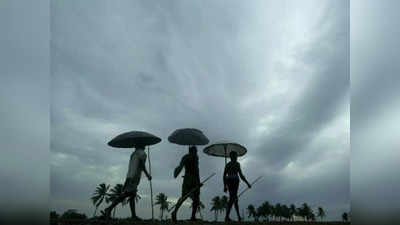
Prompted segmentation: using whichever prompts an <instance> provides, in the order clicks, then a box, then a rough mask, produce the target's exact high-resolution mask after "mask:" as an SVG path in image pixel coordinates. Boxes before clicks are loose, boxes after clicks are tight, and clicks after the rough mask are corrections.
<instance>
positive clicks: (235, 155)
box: [229, 152, 238, 162]
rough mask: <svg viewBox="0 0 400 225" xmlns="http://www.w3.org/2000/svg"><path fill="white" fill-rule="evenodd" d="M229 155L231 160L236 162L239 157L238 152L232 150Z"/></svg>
mask: <svg viewBox="0 0 400 225" xmlns="http://www.w3.org/2000/svg"><path fill="white" fill-rule="evenodd" d="M229 157H230V158H231V161H234V162H236V161H237V157H238V155H237V152H230V153H229Z"/></svg>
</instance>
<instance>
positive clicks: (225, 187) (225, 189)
mask: <svg viewBox="0 0 400 225" xmlns="http://www.w3.org/2000/svg"><path fill="white" fill-rule="evenodd" d="M226 173H227V171H226V166H225V169H224V175H223V176H222V180H223V182H224V192H226V191H227V190H228V188H227V186H226V179H225V177H226Z"/></svg>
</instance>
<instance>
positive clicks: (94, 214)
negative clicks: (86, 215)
mask: <svg viewBox="0 0 400 225" xmlns="http://www.w3.org/2000/svg"><path fill="white" fill-rule="evenodd" d="M97 208H98V207H96V209H95V210H94V213H93V217H95V216H96V212H97Z"/></svg>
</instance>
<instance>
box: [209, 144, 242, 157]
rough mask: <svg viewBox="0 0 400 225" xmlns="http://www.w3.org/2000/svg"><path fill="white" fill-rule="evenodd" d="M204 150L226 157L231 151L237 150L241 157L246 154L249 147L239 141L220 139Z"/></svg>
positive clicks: (213, 154) (210, 153)
mask: <svg viewBox="0 0 400 225" xmlns="http://www.w3.org/2000/svg"><path fill="white" fill-rule="evenodd" d="M203 152H204V153H206V154H207V155H212V156H217V157H225V158H226V157H229V153H231V152H236V153H237V155H238V156H239V157H240V156H243V155H245V154H246V152H247V149H246V148H245V147H244V146H242V145H240V144H238V143H234V142H229V141H219V142H216V143H214V144H212V145H209V146H207V147H205V148H204V150H203Z"/></svg>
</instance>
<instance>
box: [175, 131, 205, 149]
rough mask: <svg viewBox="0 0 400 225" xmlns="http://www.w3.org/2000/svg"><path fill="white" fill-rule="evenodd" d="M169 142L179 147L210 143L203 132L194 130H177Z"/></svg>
mask: <svg viewBox="0 0 400 225" xmlns="http://www.w3.org/2000/svg"><path fill="white" fill-rule="evenodd" d="M168 141H169V142H171V143H174V144H178V145H206V144H208V143H209V142H210V141H209V140H208V138H207V137H206V136H205V135H204V134H203V132H201V131H200V130H198V129H194V128H183V129H177V130H175V131H174V132H173V133H172V134H171V135H170V136H169V137H168Z"/></svg>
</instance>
